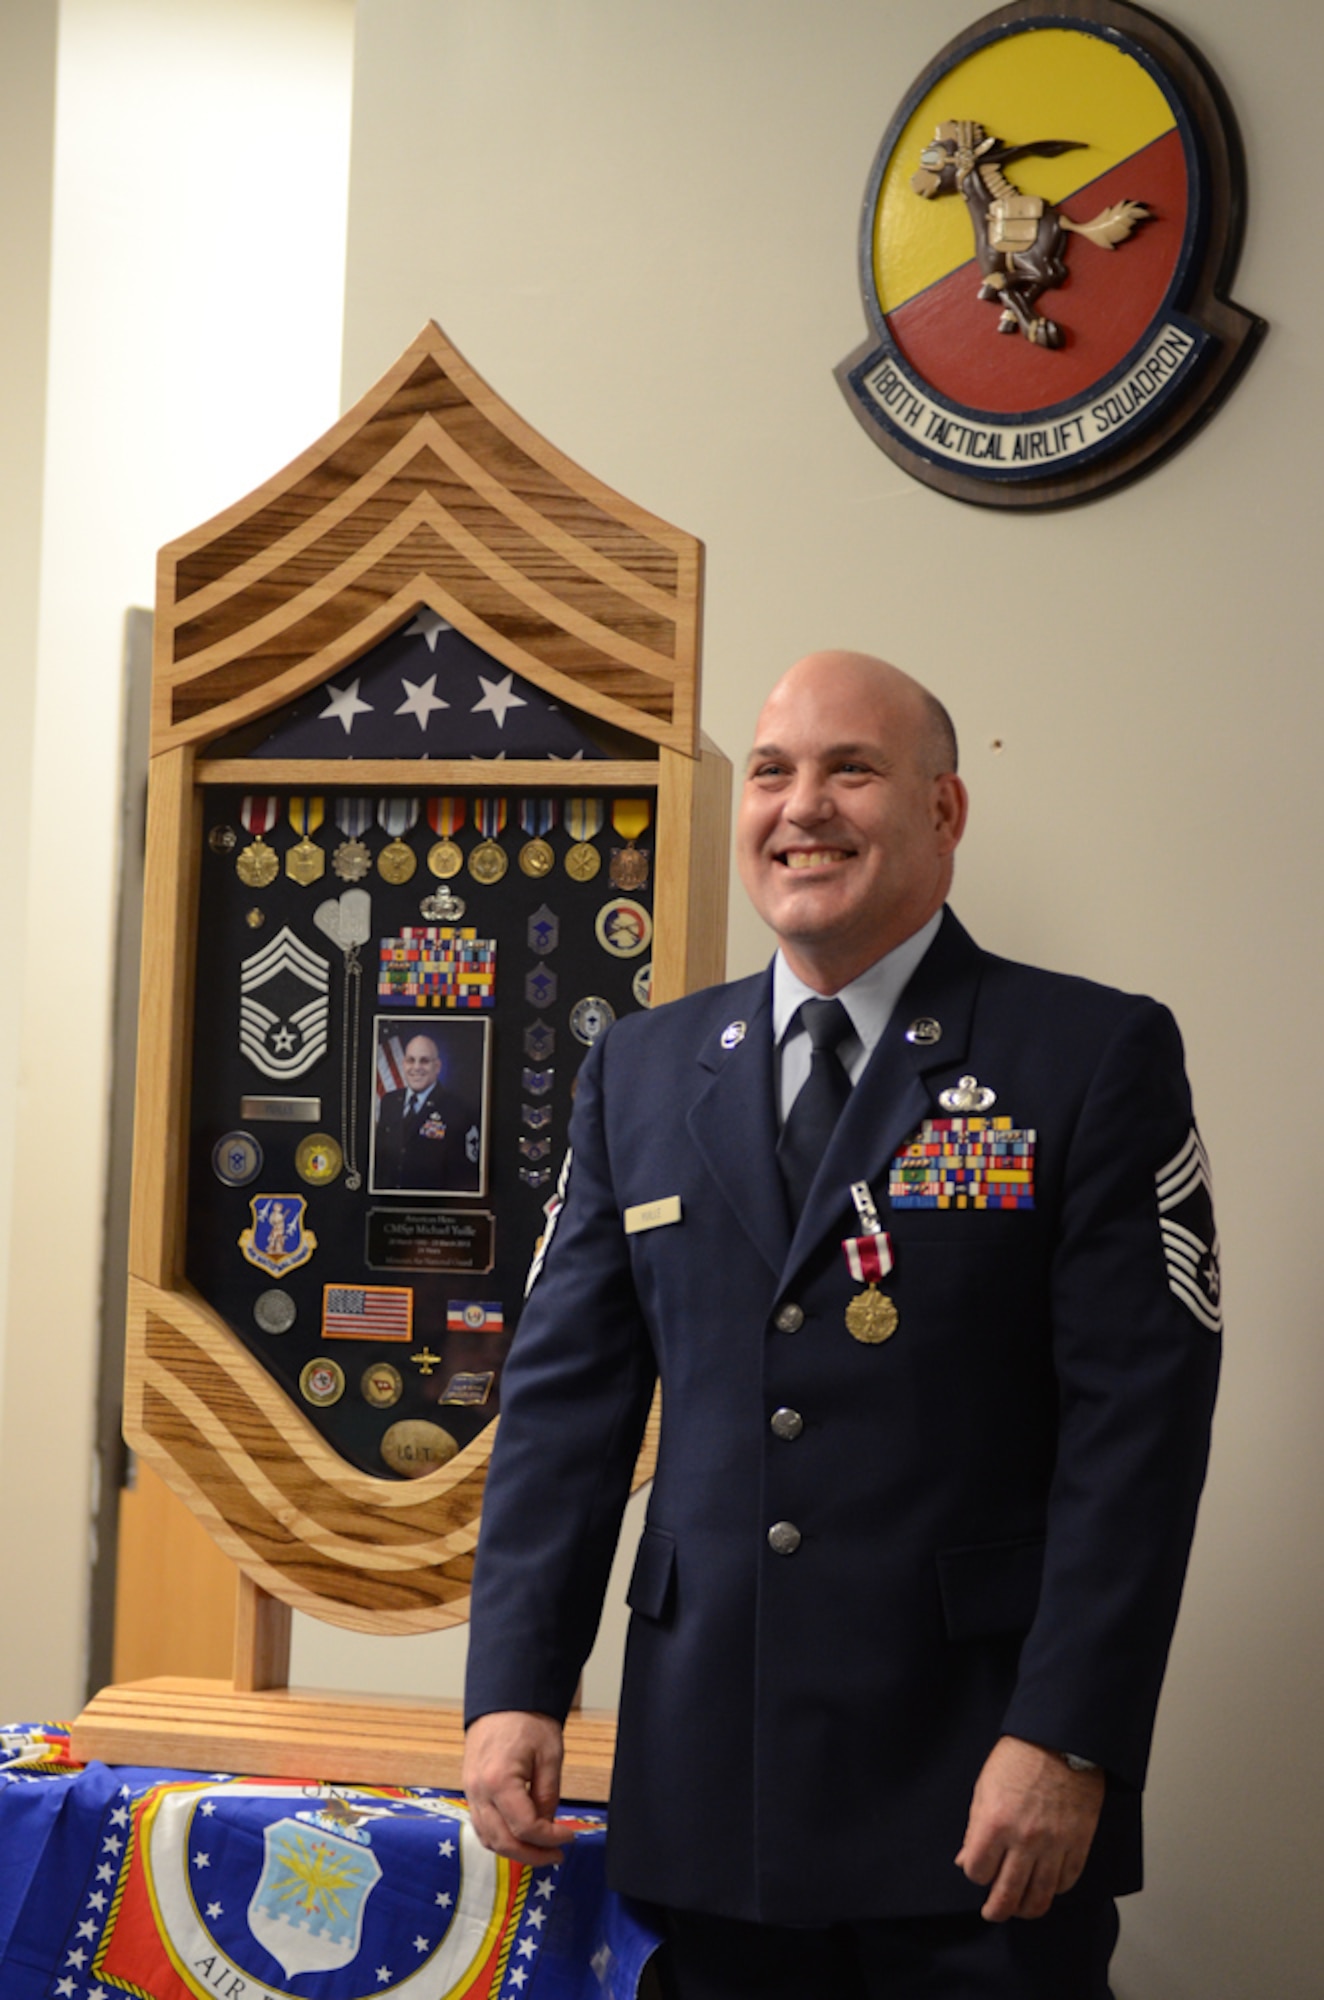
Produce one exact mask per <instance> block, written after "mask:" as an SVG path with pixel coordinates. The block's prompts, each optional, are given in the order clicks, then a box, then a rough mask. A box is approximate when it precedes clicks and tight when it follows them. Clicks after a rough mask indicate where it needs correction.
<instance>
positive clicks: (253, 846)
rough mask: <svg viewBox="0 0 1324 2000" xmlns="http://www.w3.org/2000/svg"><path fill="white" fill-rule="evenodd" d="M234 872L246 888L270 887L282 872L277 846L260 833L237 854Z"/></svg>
mask: <svg viewBox="0 0 1324 2000" xmlns="http://www.w3.org/2000/svg"><path fill="white" fill-rule="evenodd" d="M234 872H235V874H236V875H237V876H238V877H239V880H240V881H241V882H242V883H243V885H244V887H245V888H246V889H269V888H270V887H271V885H272V883H273V882H274V881H275V879H276V877H277V876H278V875H279V873H280V862H279V861H278V860H277V858H276V850H275V848H274V847H268V846H267V843H266V841H265V840H263V838H262V836H261V835H260V834H259V835H258V838H257V839H256V840H252V841H250V842H249V844H248V846H247V847H245V848H243V849H242V850H241V851H240V852H239V854H237V855H236V856H235V864H234Z"/></svg>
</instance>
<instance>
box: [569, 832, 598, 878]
mask: <svg viewBox="0 0 1324 2000" xmlns="http://www.w3.org/2000/svg"><path fill="white" fill-rule="evenodd" d="M601 866H602V856H601V855H600V854H599V853H598V850H597V848H596V847H594V846H593V844H592V842H591V841H588V840H577V841H576V842H575V844H574V846H573V847H571V848H569V849H567V852H566V857H565V872H566V874H567V875H568V876H570V878H571V880H572V881H574V882H591V881H592V880H593V877H594V876H595V875H596V874H597V872H598V870H599V868H601Z"/></svg>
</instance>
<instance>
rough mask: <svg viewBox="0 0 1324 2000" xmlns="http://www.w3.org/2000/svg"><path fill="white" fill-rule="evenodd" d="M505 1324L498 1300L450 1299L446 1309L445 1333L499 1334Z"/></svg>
mask: <svg viewBox="0 0 1324 2000" xmlns="http://www.w3.org/2000/svg"><path fill="white" fill-rule="evenodd" d="M505 1323H506V1319H505V1314H504V1313H503V1312H502V1310H501V1301H500V1300H499V1299H452V1300H451V1302H450V1304H449V1305H448V1306H447V1308H446V1331H447V1333H500V1332H501V1330H502V1328H503V1327H504V1326H505Z"/></svg>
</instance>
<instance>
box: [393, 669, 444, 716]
mask: <svg viewBox="0 0 1324 2000" xmlns="http://www.w3.org/2000/svg"><path fill="white" fill-rule="evenodd" d="M400 685H401V686H402V687H406V688H408V690H409V692H408V694H407V695H406V696H405V698H404V700H403V701H402V702H401V704H400V706H399V708H397V710H396V711H395V712H396V714H397V715H412V716H413V718H414V720H415V721H416V722H417V724H418V726H419V728H420V729H426V728H427V726H428V717H429V716H430V715H431V713H432V711H433V709H434V708H449V707H450V703H449V702H448V701H443V700H442V698H441V696H440V695H439V694H438V693H437V691H436V690H437V676H436V675H435V674H429V675H428V677H427V679H426V680H425V681H420V682H419V683H418V685H417V686H415V685H414V683H413V681H407V680H406V679H405V677H404V675H403V674H401V676H400Z"/></svg>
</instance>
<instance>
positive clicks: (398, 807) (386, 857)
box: [377, 798, 418, 885]
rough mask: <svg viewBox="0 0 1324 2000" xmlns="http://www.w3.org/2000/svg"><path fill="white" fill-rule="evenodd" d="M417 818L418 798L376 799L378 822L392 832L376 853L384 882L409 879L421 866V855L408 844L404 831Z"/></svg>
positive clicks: (407, 829)
mask: <svg viewBox="0 0 1324 2000" xmlns="http://www.w3.org/2000/svg"><path fill="white" fill-rule="evenodd" d="M417 819H418V800H417V799H403V798H385V799H378V801H377V824H378V826H380V827H381V828H382V830H383V831H384V832H385V833H389V834H391V835H393V838H392V839H391V840H390V841H388V842H387V844H386V846H385V847H384V848H383V849H382V851H381V853H380V854H379V855H378V856H377V872H378V874H379V875H380V876H381V878H382V880H383V882H392V883H395V884H397V885H398V884H399V883H401V882H407V881H408V880H409V878H410V876H411V875H412V874H413V872H414V870H415V869H416V868H417V866H418V857H417V855H416V854H415V853H414V850H413V848H412V847H408V846H406V844H405V842H404V841H403V840H402V839H401V837H400V836H401V835H402V834H405V833H408V832H409V829H410V828H411V827H412V826H413V825H414V823H415V822H416V820H417Z"/></svg>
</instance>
